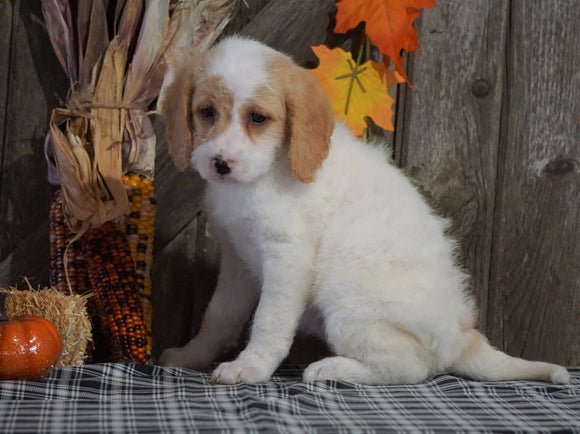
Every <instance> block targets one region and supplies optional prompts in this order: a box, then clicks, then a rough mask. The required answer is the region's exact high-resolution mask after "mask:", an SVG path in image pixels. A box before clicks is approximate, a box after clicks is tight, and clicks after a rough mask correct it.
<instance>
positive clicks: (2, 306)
mask: <svg viewBox="0 0 580 434" xmlns="http://www.w3.org/2000/svg"><path fill="white" fill-rule="evenodd" d="M6 297H8V293H6V292H0V322H7V321H10V318H8V314H7V313H6Z"/></svg>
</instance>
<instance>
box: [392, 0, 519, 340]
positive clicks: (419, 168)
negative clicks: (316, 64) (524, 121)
mask: <svg viewBox="0 0 580 434" xmlns="http://www.w3.org/2000/svg"><path fill="white" fill-rule="evenodd" d="M438 3H439V5H438V7H436V8H433V9H428V10H424V11H423V13H422V15H421V18H420V23H419V24H420V30H419V32H418V33H419V42H420V44H421V48H420V49H419V50H418V51H417V52H416V53H413V54H411V55H409V75H410V80H411V83H412V85H413V87H414V88H415V89H416V90H417V92H413V91H412V90H407V91H406V92H405V94H406V98H405V106H404V107H401V106H399V107H398V108H399V114H398V119H397V128H398V129H397V131H396V133H395V134H396V136H397V137H396V141H397V143H398V147H399V149H398V160H399V163H400V164H401V165H402V166H403V167H405V168H406V170H407V172H408V173H409V174H410V175H411V176H412V177H413V178H414V179H415V180H416V182H417V183H418V186H419V188H420V190H422V191H423V192H424V193H425V195H426V196H427V198H428V199H429V200H430V202H431V204H432V205H433V206H434V207H435V209H437V210H438V211H439V212H440V213H441V214H442V215H443V216H445V217H448V218H450V219H451V221H452V231H451V232H452V235H453V236H454V237H455V238H457V239H458V240H459V243H460V246H461V253H462V257H463V264H464V266H465V268H466V269H467V270H468V272H469V273H470V274H471V276H472V284H473V289H474V294H475V295H476V298H477V301H478V305H479V308H480V310H481V312H483V315H480V326H481V327H483V328H485V325H486V324H485V319H486V315H485V313H486V311H487V288H488V278H489V255H490V250H491V233H492V224H493V207H494V190H495V180H496V166H497V147H498V139H499V128H500V116H501V106H502V95H503V82H504V46H505V38H506V27H507V19H508V8H507V3H505V2H503V1H501V0H500V1H488V0H479V1H471V2H461V1H455V0H451V1H441V2H438ZM478 86H479V88H478Z"/></svg>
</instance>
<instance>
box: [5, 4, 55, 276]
mask: <svg viewBox="0 0 580 434" xmlns="http://www.w3.org/2000/svg"><path fill="white" fill-rule="evenodd" d="M12 13H13V18H12V22H13V23H14V25H13V27H12V29H11V34H10V35H7V36H8V40H9V41H10V50H9V52H10V58H9V74H8V82H7V92H6V99H5V101H6V105H5V107H6V109H5V123H4V135H3V143H4V147H3V148H2V159H1V161H2V167H1V169H0V183H1V185H2V189H1V190H0V194H1V196H0V227H2V231H1V232H0V261H1V260H3V259H5V258H6V257H7V256H8V255H9V254H10V253H11V252H12V251H13V250H14V249H16V248H17V247H18V246H19V245H20V244H21V243H22V242H23V241H24V240H25V239H26V238H27V237H28V236H29V235H30V234H31V233H35V231H36V230H37V228H38V227H39V226H40V225H42V224H43V222H44V221H45V220H46V216H47V213H48V206H49V203H50V199H51V189H50V187H49V185H48V184H47V182H46V164H45V161H44V151H43V145H44V137H45V134H46V132H47V128H48V119H49V116H50V109H51V108H52V107H53V105H54V104H56V101H58V96H57V93H58V91H59V90H60V91H62V93H61V94H64V92H65V89H66V86H63V83H66V81H65V79H64V74H63V72H62V70H61V68H60V65H58V62H57V60H56V57H55V56H54V54H53V53H52V48H51V46H50V42H49V40H48V37H47V35H46V33H45V30H44V29H43V28H42V27H41V26H39V25H38V24H37V23H36V22H35V21H34V19H33V18H34V17H38V16H41V13H40V3H39V2H32V1H15V2H13V8H12ZM8 30H10V29H8ZM2 31H3V32H4V31H5V30H4V29H2ZM59 77H60V78H59ZM29 254H31V255H34V254H36V250H33V251H31V252H29ZM46 264H48V258H46ZM45 268H46V267H45ZM34 271H35V270H31V273H34Z"/></svg>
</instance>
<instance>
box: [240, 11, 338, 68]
mask: <svg viewBox="0 0 580 434" xmlns="http://www.w3.org/2000/svg"><path fill="white" fill-rule="evenodd" d="M334 7H335V6H334V0H317V1H312V0H271V1H270V3H268V5H267V6H266V7H265V8H264V9H262V10H261V11H260V13H259V14H258V15H257V16H256V17H255V18H254V19H253V20H252V21H251V22H250V23H249V24H248V25H247V26H246V27H244V28H243V29H242V31H241V32H240V34H242V35H245V36H250V37H252V38H255V39H257V40H259V41H262V42H264V43H265V44H267V45H270V46H271V47H273V48H275V49H277V50H279V51H282V52H284V53H286V54H289V55H290V56H292V58H293V59H294V60H295V61H296V62H297V63H298V64H299V65H304V66H311V65H313V64H316V63H317V59H316V56H315V55H314V53H313V52H312V50H310V49H309V47H310V46H311V45H318V44H322V43H324V42H325V41H326V39H327V36H328V33H329V24H330V15H331V13H332V11H333V10H334Z"/></svg>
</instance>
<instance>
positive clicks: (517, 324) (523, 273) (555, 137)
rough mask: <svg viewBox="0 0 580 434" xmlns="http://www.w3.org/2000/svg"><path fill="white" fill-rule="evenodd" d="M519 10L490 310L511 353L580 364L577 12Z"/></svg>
mask: <svg viewBox="0 0 580 434" xmlns="http://www.w3.org/2000/svg"><path fill="white" fill-rule="evenodd" d="M547 6H548V4H547V2H545V1H541V0H534V1H513V2H512V11H511V17H512V18H511V32H510V38H509V40H510V43H509V46H508V49H509V55H508V59H509V60H508V77H507V80H508V87H509V94H508V95H507V99H506V106H507V110H506V115H505V128H504V129H505V131H504V135H503V137H502V153H501V157H500V177H499V182H500V188H499V190H498V195H497V203H498V206H497V210H496V221H495V227H494V248H493V253H492V265H493V266H492V274H491V282H490V308H489V310H488V322H489V323H490V324H492V323H497V324H503V327H490V331H491V333H490V337H491V340H492V342H493V343H494V344H497V345H500V346H502V347H503V348H505V349H506V350H507V351H508V352H509V353H510V354H515V355H520V356H524V357H526V358H532V359H536V358H537V359H542V360H551V361H556V362H559V363H564V364H578V363H580V339H579V330H580V272H579V270H580V50H579V49H578V48H579V47H580V33H579V32H578V22H580V8H578V2H577V1H573V0H561V1H557V2H550V4H549V6H550V7H547Z"/></svg>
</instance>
